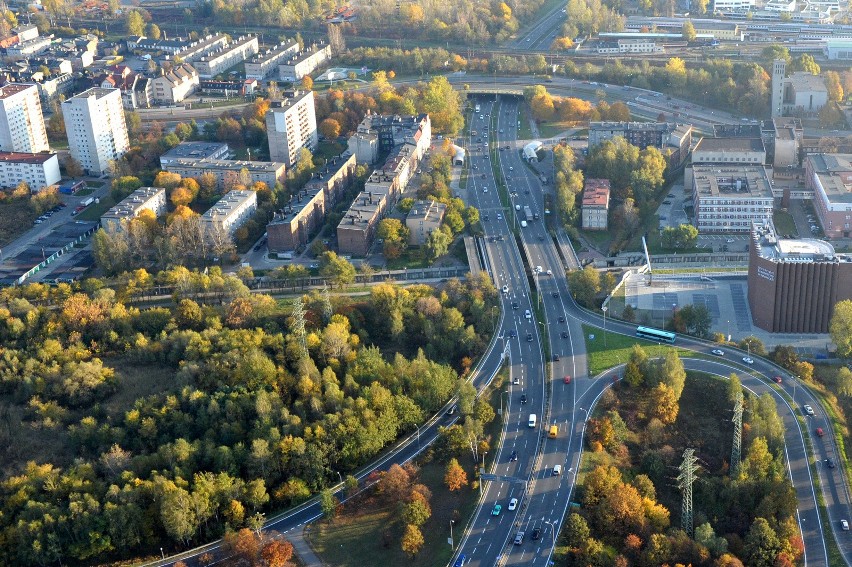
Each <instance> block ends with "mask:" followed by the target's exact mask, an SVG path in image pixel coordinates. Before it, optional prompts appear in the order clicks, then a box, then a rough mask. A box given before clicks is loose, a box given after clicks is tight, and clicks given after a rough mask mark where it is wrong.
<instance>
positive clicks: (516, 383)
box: [512, 376, 521, 386]
mask: <svg viewBox="0 0 852 567" xmlns="http://www.w3.org/2000/svg"><path fill="white" fill-rule="evenodd" d="M520 383H521V379H520V378H518V377H517V376H516V377H514V378H512V384H514V385H515V386H517V385H518V384H520Z"/></svg>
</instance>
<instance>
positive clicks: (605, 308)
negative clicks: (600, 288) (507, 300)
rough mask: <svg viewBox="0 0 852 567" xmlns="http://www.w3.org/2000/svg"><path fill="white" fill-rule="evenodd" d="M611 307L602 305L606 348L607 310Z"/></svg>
mask: <svg viewBox="0 0 852 567" xmlns="http://www.w3.org/2000/svg"><path fill="white" fill-rule="evenodd" d="M607 309H609V308H608V307H607V306H606V305H604V306H603V307H601V311H603V314H604V348H606V310H607Z"/></svg>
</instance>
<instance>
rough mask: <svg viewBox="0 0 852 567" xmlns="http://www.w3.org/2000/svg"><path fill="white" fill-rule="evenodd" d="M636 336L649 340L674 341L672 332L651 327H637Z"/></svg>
mask: <svg viewBox="0 0 852 567" xmlns="http://www.w3.org/2000/svg"><path fill="white" fill-rule="evenodd" d="M636 336H637V337H642V338H643V339H648V340H649V341H659V342H663V343H670V344H671V343H673V342H675V334H674V333H670V332H668V331H660V330H659V329H652V328H650V327H637V328H636Z"/></svg>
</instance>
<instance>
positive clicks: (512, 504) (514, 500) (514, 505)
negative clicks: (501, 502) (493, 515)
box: [509, 498, 518, 511]
mask: <svg viewBox="0 0 852 567" xmlns="http://www.w3.org/2000/svg"><path fill="white" fill-rule="evenodd" d="M517 507H518V499H517V498H512V499H511V500H509V510H510V511H511V510H514V509H515V508H517Z"/></svg>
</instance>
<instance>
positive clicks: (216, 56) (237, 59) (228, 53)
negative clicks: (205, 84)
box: [193, 35, 258, 79]
mask: <svg viewBox="0 0 852 567" xmlns="http://www.w3.org/2000/svg"><path fill="white" fill-rule="evenodd" d="M257 50H258V42H257V37H256V36H252V35H249V36H240V37H238V38H237V39H236V40H235V41H233V42H231V43H229V44H227V45H225V46H223V47H221V48H219V49H218V50H217V51H214V52H212V53H209V54H207V55H204V56H203V57H198V58H196V59H193V65H194V66H195V68H196V69H197V70H198V75H199V76H201V77H204V78H208V79H209V78H211V77H215V76H216V75H218V74H219V73H222V72H224V71H227V70H228V69H230V68H231V67H233V66H234V65H237V64H238V63H242V62H243V61H245V60H246V59H248V58H249V57H251V56H252V55H254V54H255V53H257Z"/></svg>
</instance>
